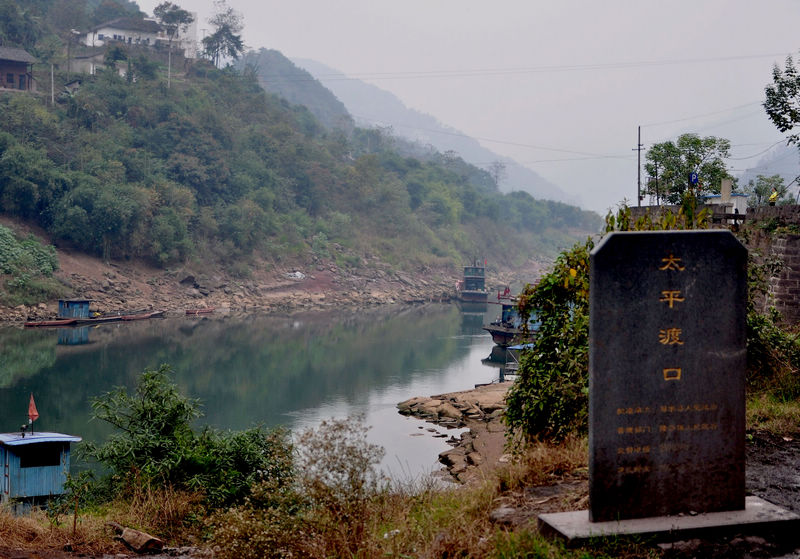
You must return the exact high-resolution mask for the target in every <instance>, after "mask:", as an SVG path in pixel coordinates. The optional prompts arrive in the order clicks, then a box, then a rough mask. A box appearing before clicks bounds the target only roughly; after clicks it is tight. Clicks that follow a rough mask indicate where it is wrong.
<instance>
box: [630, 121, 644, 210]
mask: <svg viewBox="0 0 800 559" xmlns="http://www.w3.org/2000/svg"><path fill="white" fill-rule="evenodd" d="M631 151H635V152H637V153H636V205H637V206H641V205H642V127H641V126H639V141H638V142H637V143H636V147H635V148H633V149H632V150H631Z"/></svg>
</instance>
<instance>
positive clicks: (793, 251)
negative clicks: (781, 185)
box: [742, 205, 800, 324]
mask: <svg viewBox="0 0 800 559" xmlns="http://www.w3.org/2000/svg"><path fill="white" fill-rule="evenodd" d="M795 231H797V232H795ZM742 237H743V240H744V243H745V246H747V249H748V250H749V251H750V253H751V254H752V255H753V256H754V257H755V259H756V261H757V262H759V263H764V262H766V261H768V260H772V261H780V263H781V265H780V269H779V271H778V272H777V273H776V274H775V275H773V276H772V277H771V278H770V279H769V292H768V296H767V298H766V299H765V300H761V301H756V304H757V305H758V306H760V307H761V309H762V310H767V309H768V308H769V307H770V306H774V307H775V308H776V309H777V310H778V311H779V312H780V313H781V315H782V316H783V320H784V321H785V322H787V323H789V324H798V323H800V206H797V205H790V206H765V207H761V208H756V209H752V208H750V209H748V210H747V222H746V225H745V230H744V231H743V235H742Z"/></svg>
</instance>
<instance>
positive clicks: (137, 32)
mask: <svg viewBox="0 0 800 559" xmlns="http://www.w3.org/2000/svg"><path fill="white" fill-rule="evenodd" d="M192 16H193V18H194V20H193V21H192V23H190V24H189V25H188V26H187V27H186V31H184V30H183V29H178V32H177V34H176V36H175V39H174V41H173V46H174V47H175V48H179V49H183V51H184V57H186V58H197V14H195V13H193V14H192ZM168 42H169V37H168V36H167V33H166V31H165V30H164V28H163V27H162V26H161V24H159V23H158V22H157V21H156V20H154V19H136V18H131V17H120V18H117V19H114V20H111V21H107V22H105V23H101V24H100V25H97V26H95V27H93V28H92V29H90V30H89V32H88V33H87V34H86V37H85V38H84V40H83V44H84V45H86V46H87V47H102V46H104V45H107V44H110V43H121V44H126V45H136V46H142V47H155V46H156V45H157V43H163V44H164V45H166V44H167V43H168Z"/></svg>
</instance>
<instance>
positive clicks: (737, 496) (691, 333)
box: [589, 230, 747, 522]
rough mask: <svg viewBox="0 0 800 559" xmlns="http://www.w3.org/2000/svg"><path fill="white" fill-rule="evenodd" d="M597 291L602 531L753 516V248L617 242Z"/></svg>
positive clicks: (593, 476)
mask: <svg viewBox="0 0 800 559" xmlns="http://www.w3.org/2000/svg"><path fill="white" fill-rule="evenodd" d="M590 282H591V283H590V298H589V300H590V311H589V316H590V327H589V514H590V520H591V521H593V522H599V521H608V520H622V519H629V518H644V517H651V516H662V515H673V514H679V513H707V512H719V511H728V510H739V509H744V508H745V484H744V482H745V478H744V464H745V455H744V449H745V442H744V435H745V433H744V430H745V398H744V389H745V386H744V382H745V378H744V377H745V367H746V333H745V316H746V303H747V251H746V249H745V248H744V246H742V244H741V243H740V242H739V241H738V240H737V239H736V238H735V237H734V236H733V235H732V234H731V233H730V232H729V231H723V230H712V231H666V232H625V233H613V234H611V235H609V236H607V237H606V238H605V239H604V240H603V241H602V242H601V243H600V244H599V245H598V246H597V247H596V248H595V249H594V250H593V251H592V254H591V275H590Z"/></svg>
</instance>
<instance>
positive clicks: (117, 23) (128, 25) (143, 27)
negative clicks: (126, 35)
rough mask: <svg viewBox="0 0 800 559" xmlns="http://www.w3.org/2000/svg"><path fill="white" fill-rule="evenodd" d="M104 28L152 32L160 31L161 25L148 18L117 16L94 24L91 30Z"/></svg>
mask: <svg viewBox="0 0 800 559" xmlns="http://www.w3.org/2000/svg"><path fill="white" fill-rule="evenodd" d="M104 28H112V29H119V30H121V31H142V32H144V33H153V34H155V33H158V32H159V31H161V26H160V25H159V24H158V23H157V22H155V21H153V20H150V19H136V18H133V17H118V18H117V19H112V20H111V21H107V22H105V23H101V24H100V25H95V26H94V27H93V28H92V31H97V30H98V29H104Z"/></svg>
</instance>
